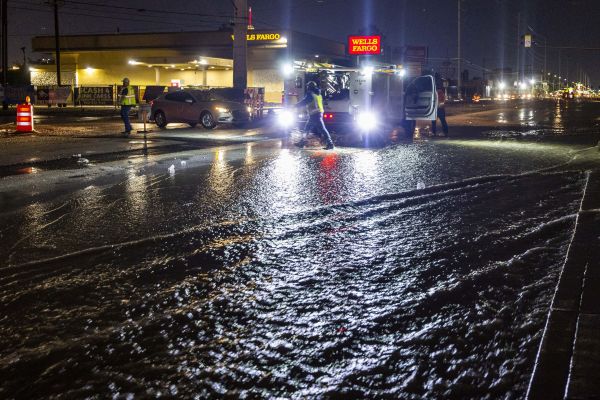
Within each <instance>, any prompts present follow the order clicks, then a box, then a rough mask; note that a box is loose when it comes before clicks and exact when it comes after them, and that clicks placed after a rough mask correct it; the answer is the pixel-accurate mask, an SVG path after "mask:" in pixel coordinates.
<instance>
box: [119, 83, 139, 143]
mask: <svg viewBox="0 0 600 400" xmlns="http://www.w3.org/2000/svg"><path fill="white" fill-rule="evenodd" d="M119 104H120V105H121V119H122V120H123V123H124V124H125V131H124V132H121V133H123V134H124V135H125V136H129V134H130V133H131V129H132V128H131V123H130V122H129V112H130V111H131V108H132V107H134V106H135V105H136V104H137V102H136V99H135V89H134V88H133V87H132V86H130V85H129V78H123V88H122V89H121V92H120V93H119Z"/></svg>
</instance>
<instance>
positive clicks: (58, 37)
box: [54, 0, 61, 86]
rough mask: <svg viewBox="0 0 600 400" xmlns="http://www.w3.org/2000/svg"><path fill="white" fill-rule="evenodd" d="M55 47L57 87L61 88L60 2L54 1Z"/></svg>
mask: <svg viewBox="0 0 600 400" xmlns="http://www.w3.org/2000/svg"><path fill="white" fill-rule="evenodd" d="M54 45H55V47H56V85H57V86H60V85H61V79H60V33H59V31H58V0H54Z"/></svg>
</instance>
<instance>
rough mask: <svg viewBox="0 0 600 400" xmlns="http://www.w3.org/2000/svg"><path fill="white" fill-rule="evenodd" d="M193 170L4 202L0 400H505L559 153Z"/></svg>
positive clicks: (380, 154) (544, 261)
mask: <svg viewBox="0 0 600 400" xmlns="http://www.w3.org/2000/svg"><path fill="white" fill-rule="evenodd" d="M210 157H211V160H210V161H209V162H207V163H206V164H205V165H204V164H203V165H200V164H198V165H194V164H193V163H189V164H185V163H181V162H180V161H181V160H177V161H174V160H165V161H163V162H160V163H154V164H151V165H150V164H149V165H148V166H142V167H140V168H137V167H136V168H125V169H124V170H123V171H124V172H123V174H122V175H120V176H119V178H118V179H115V182H112V183H110V184H103V185H89V186H87V187H85V188H83V189H74V190H73V191H72V192H69V193H67V194H62V195H58V196H56V197H52V196H48V198H47V199H46V200H44V201H41V200H33V201H29V202H27V201H25V202H24V203H23V204H17V203H16V201H15V202H11V203H10V204H7V205H6V206H7V207H6V208H4V210H5V211H3V212H2V214H0V220H1V222H2V223H1V225H0V226H2V228H0V232H1V233H0V238H1V243H0V259H4V260H6V262H5V263H3V264H2V266H1V267H0V288H1V289H2V292H1V293H2V294H1V296H2V301H1V302H0V309H1V310H0V315H1V317H0V318H1V327H0V333H1V334H0V348H1V349H2V350H0V360H1V362H0V380H2V382H3V384H2V388H1V389H0V395H1V397H13V396H14V397H28V398H34V397H50V396H59V395H63V396H66V397H77V398H80V397H87V396H99V397H109V396H117V397H118V396H122V397H123V398H127V397H128V396H129V397H131V396H133V395H136V396H138V397H140V396H141V397H145V396H152V397H154V396H158V395H162V396H172V397H194V396H196V397H198V398H206V397H221V396H224V395H230V396H234V397H241V398H247V397H285V398H288V397H296V398H307V397H308V398H311V397H345V398H348V397H365V396H368V397H388V398H399V397H405V398H411V397H414V398H421V397H427V398H440V397H456V398H484V397H506V396H508V397H522V396H523V394H524V391H525V388H526V384H527V380H528V379H529V374H530V372H531V367H532V363H533V359H534V356H535V352H536V350H537V345H538V343H539V338H540V334H541V329H542V327H543V324H544V318H545V315H546V310H547V307H548V305H549V303H550V299H551V295H552V292H553V289H554V286H555V283H556V279H557V275H558V271H559V268H560V265H561V263H562V260H563V258H564V254H565V253H566V248H567V245H568V242H569V239H570V235H571V232H572V228H573V224H574V215H575V213H576V211H577V209H578V206H579V201H580V199H581V194H582V187H583V184H584V175H583V173H582V172H579V171H576V170H575V171H568V170H548V169H546V170H544V169H545V168H548V167H551V166H554V165H558V164H562V163H565V162H567V161H568V160H569V159H570V158H571V154H570V153H569V149H568V148H565V147H563V146H558V145H557V146H551V145H543V144H515V143H501V142H485V141H481V142H460V141H447V142H441V141H439V142H424V143H415V144H403V145H396V146H393V147H389V148H385V149H379V150H360V149H341V150H339V151H336V152H324V151H301V150H297V149H293V148H279V147H276V148H274V149H273V148H269V147H268V146H267V145H263V146H259V145H256V144H251V143H249V144H247V145H244V146H240V147H238V148H235V149H225V148H223V149H220V150H218V151H215V152H214V153H210ZM177 162H179V163H177ZM170 163H173V166H174V171H175V172H174V173H169V172H168V171H167V167H168V166H169V164H170ZM534 170H539V171H538V172H533V173H529V174H524V175H521V173H523V172H526V171H534Z"/></svg>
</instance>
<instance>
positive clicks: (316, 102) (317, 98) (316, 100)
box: [306, 93, 325, 115]
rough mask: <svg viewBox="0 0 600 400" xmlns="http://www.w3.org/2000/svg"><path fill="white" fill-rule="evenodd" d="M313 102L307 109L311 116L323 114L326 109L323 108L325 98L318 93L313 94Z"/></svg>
mask: <svg viewBox="0 0 600 400" xmlns="http://www.w3.org/2000/svg"><path fill="white" fill-rule="evenodd" d="M311 94H312V98H313V101H312V102H311V103H309V104H308V105H307V106H306V109H307V111H308V113H309V114H310V115H312V114H319V113H321V114H323V112H325V109H324V108H323V96H321V95H320V94H316V93H311Z"/></svg>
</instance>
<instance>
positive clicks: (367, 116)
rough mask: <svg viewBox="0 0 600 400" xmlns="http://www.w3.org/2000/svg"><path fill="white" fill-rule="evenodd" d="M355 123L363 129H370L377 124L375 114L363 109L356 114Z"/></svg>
mask: <svg viewBox="0 0 600 400" xmlns="http://www.w3.org/2000/svg"><path fill="white" fill-rule="evenodd" d="M355 121H356V124H357V125H358V127H359V128H360V129H362V130H364V131H370V130H371V129H374V128H375V127H376V126H377V115H376V114H375V113H374V112H372V111H363V112H360V113H358V114H357V115H356V119H355Z"/></svg>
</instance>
